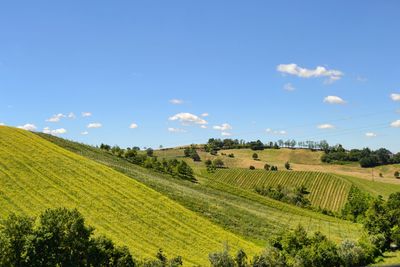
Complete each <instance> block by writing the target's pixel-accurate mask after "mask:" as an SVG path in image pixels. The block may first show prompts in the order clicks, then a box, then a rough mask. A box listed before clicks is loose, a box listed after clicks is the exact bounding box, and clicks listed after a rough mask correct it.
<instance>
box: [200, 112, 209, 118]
mask: <svg viewBox="0 0 400 267" xmlns="http://www.w3.org/2000/svg"><path fill="white" fill-rule="evenodd" d="M200 116H202V117H208V116H210V114H208V113H207V112H204V113H202V114H201V115H200Z"/></svg>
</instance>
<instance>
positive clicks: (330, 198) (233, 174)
mask: <svg viewBox="0 0 400 267" xmlns="http://www.w3.org/2000/svg"><path fill="white" fill-rule="evenodd" d="M210 177H212V178H213V179H217V180H219V181H221V182H224V183H228V184H231V185H234V186H239V187H241V188H244V189H251V190H252V189H254V188H256V187H258V186H273V187H276V186H278V185H283V186H286V187H289V188H292V187H295V186H301V185H304V186H306V187H307V189H308V190H309V191H310V195H309V196H308V198H309V199H310V201H311V204H312V206H314V207H321V208H326V209H328V210H332V211H339V210H341V209H342V208H343V206H344V204H345V203H346V202H347V196H348V193H349V191H350V188H351V183H350V182H348V181H346V180H344V179H341V178H338V177H336V176H333V175H331V174H327V173H319V172H301V171H292V172H287V171H278V172H266V171H264V170H247V169H222V170H217V172H215V173H213V174H211V175H210Z"/></svg>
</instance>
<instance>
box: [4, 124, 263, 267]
mask: <svg viewBox="0 0 400 267" xmlns="http://www.w3.org/2000/svg"><path fill="white" fill-rule="evenodd" d="M60 206H62V207H67V208H77V209H78V210H79V211H80V212H81V213H82V214H83V215H84V216H85V218H86V219H87V221H88V224H90V225H92V226H94V227H95V228H96V233H97V234H99V233H101V234H105V235H107V236H108V237H110V238H112V239H113V240H114V241H116V242H117V243H119V244H125V245H127V246H128V247H129V248H130V249H131V251H132V253H133V254H134V255H135V256H137V257H140V258H142V257H149V256H152V255H154V254H155V253H156V251H157V250H158V249H159V248H162V249H163V250H164V251H165V252H166V253H167V255H169V256H174V255H181V256H183V259H184V262H185V263H186V265H202V266H205V265H207V264H208V259H207V256H208V253H210V252H212V251H217V250H220V249H221V247H222V244H223V243H224V242H225V241H227V242H228V243H229V245H230V246H232V247H233V249H237V248H238V247H242V248H244V249H245V250H246V251H248V252H249V254H250V255H251V254H254V253H256V252H258V251H259V250H260V247H258V246H256V245H254V244H253V243H251V242H249V241H245V240H244V239H242V238H240V237H238V236H237V235H235V234H232V233H230V232H228V231H225V230H223V229H222V228H221V227H219V226H217V225H215V224H213V223H210V222H209V221H208V220H206V219H204V218H202V217H200V216H198V215H197V214H196V213H194V212H192V211H190V210H188V209H186V208H184V207H183V206H181V205H180V204H178V203H176V202H174V201H172V200H171V199H170V198H168V197H166V196H164V195H162V194H160V193H158V192H156V191H154V190H153V189H151V188H149V187H147V186H146V185H144V184H142V183H140V182H138V181H136V180H134V179H131V178H129V177H127V176H125V175H123V174H122V173H120V172H117V171H115V170H113V169H111V168H109V167H106V166H104V165H102V164H99V163H96V162H94V161H92V160H89V159H87V158H84V157H82V156H79V155H77V154H75V153H72V152H70V151H67V150H65V149H62V148H60V147H59V146H57V145H54V144H52V143H50V142H48V141H46V140H44V139H43V138H41V137H39V136H37V135H35V134H33V133H31V132H28V131H24V130H18V129H14V128H9V127H4V126H0V207H1V209H0V219H2V218H4V217H5V216H7V215H8V214H9V213H11V212H16V213H20V214H27V215H31V216H33V215H38V214H39V213H40V212H42V211H43V210H44V209H46V208H50V207H60Z"/></svg>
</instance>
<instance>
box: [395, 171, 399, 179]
mask: <svg viewBox="0 0 400 267" xmlns="http://www.w3.org/2000/svg"><path fill="white" fill-rule="evenodd" d="M394 177H395V178H397V179H399V178H400V173H399V171H395V172H394Z"/></svg>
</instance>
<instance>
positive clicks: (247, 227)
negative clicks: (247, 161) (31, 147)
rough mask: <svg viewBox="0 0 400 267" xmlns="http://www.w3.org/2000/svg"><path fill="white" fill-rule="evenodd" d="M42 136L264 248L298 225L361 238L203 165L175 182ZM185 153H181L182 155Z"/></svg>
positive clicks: (356, 230)
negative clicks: (226, 179)
mask: <svg viewBox="0 0 400 267" xmlns="http://www.w3.org/2000/svg"><path fill="white" fill-rule="evenodd" d="M38 135H40V136H41V137H43V138H45V139H46V140H49V141H51V142H53V143H54V144H57V145H59V146H60V147H63V148H65V149H68V150H70V151H72V152H74V153H77V154H79V155H83V156H85V157H87V158H89V159H92V160H94V161H97V162H99V163H101V164H104V165H106V166H109V167H111V168H114V169H115V170H117V171H119V172H121V173H124V174H125V175H127V176H129V177H131V178H132V179H135V180H138V181H140V182H142V183H144V184H146V185H147V186H149V187H151V188H153V189H154V190H157V191H158V192H160V193H162V194H164V195H166V196H168V197H169V198H170V199H172V200H174V201H176V202H178V203H180V204H181V205H183V206H185V207H186V208H188V209H190V210H192V211H194V212H196V213H197V214H199V215H201V216H202V217H204V218H207V219H208V220H210V221H212V222H213V223H215V224H218V225H220V226H221V227H223V228H224V229H226V230H229V231H231V232H233V233H235V234H237V235H239V236H242V237H243V238H245V239H247V240H250V241H252V242H255V243H256V244H259V245H260V246H265V244H266V241H267V240H268V239H269V238H271V237H274V236H277V235H279V234H280V233H281V232H282V231H287V230H288V229H294V228H296V227H297V226H298V225H299V224H301V225H304V226H305V227H306V228H307V229H308V230H309V231H310V232H315V231H321V232H323V233H324V234H325V235H327V236H328V237H329V238H331V239H332V240H334V241H337V242H339V241H341V240H344V239H357V238H359V236H360V225H358V224H354V223H351V222H349V221H343V220H340V219H338V218H334V217H331V216H326V215H323V214H321V213H317V212H313V211H310V210H307V209H303V208H299V207H295V206H293V205H289V204H286V203H282V202H279V201H276V200H273V199H269V198H266V197H263V196H260V195H258V194H256V193H254V192H252V191H250V190H244V189H241V188H240V187H236V186H231V185H229V184H227V183H223V182H219V181H218V179H213V178H209V177H208V176H204V175H202V174H201V173H200V172H201V171H202V170H203V171H204V162H200V163H199V164H196V163H193V161H192V160H188V162H191V164H192V166H197V167H198V168H199V169H198V174H197V175H196V178H198V183H192V182H189V181H185V180H181V179H177V178H174V177H171V176H169V175H164V174H161V173H158V172H154V171H151V170H149V169H145V168H143V167H139V166H137V165H135V164H132V163H130V162H128V161H126V160H124V159H123V158H120V157H117V156H115V155H113V154H111V153H109V152H106V151H105V150H101V149H98V148H95V147H91V146H87V145H84V144H79V143H77V142H73V141H69V140H65V139H62V138H58V137H54V136H51V135H46V134H40V133H38ZM156 153H158V156H159V157H163V156H165V157H169V158H179V159H183V151H182V150H175V149H172V150H165V151H157V152H156ZM181 153H182V154H181Z"/></svg>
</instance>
